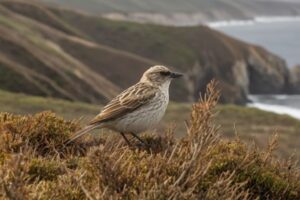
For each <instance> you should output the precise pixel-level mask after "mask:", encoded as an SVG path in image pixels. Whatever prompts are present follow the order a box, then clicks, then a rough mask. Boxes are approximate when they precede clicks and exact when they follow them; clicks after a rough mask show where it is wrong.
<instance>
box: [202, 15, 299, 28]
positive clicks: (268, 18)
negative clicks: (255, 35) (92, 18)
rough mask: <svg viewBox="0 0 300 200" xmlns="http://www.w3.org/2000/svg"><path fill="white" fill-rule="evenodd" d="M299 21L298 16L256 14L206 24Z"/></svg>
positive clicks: (232, 24) (245, 24)
mask: <svg viewBox="0 0 300 200" xmlns="http://www.w3.org/2000/svg"><path fill="white" fill-rule="evenodd" d="M294 21H300V16H258V17H255V18H253V19H249V20H224V21H215V22H207V23H206V25H207V26H209V27H211V28H220V27H231V26H252V25H255V24H266V23H279V22H294Z"/></svg>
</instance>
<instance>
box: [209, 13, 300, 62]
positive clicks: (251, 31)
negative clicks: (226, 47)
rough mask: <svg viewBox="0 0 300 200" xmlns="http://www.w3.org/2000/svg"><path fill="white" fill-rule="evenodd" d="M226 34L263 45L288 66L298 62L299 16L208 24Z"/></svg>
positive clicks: (299, 47) (299, 55) (299, 50)
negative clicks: (282, 59)
mask: <svg viewBox="0 0 300 200" xmlns="http://www.w3.org/2000/svg"><path fill="white" fill-rule="evenodd" d="M208 25H209V26H210V27H212V28H214V29H217V30H219V31H221V32H224V33H226V34H227V35H230V36H233V37H235V38H238V39H241V40H243V41H246V42H249V43H252V44H256V45H260V46H263V47H265V48H266V49H267V50H269V51H270V52H272V53H275V54H276V55H278V56H280V57H282V58H284V59H285V60H286V62H287V64H288V66H289V67H293V66H295V65H297V64H300V17H257V18H255V19H254V20H248V21H227V22H226V21H223V22H214V23H210V24H208Z"/></svg>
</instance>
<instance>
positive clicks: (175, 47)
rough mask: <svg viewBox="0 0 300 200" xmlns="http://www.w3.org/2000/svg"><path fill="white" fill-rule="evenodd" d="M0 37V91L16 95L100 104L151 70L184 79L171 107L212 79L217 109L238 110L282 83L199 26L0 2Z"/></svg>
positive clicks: (278, 70)
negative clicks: (160, 68)
mask: <svg viewBox="0 0 300 200" xmlns="http://www.w3.org/2000/svg"><path fill="white" fill-rule="evenodd" d="M29 27H30V28H29ZM0 33H1V34H0V43H1V46H0V47H1V48H0V71H1V73H0V83H1V84H0V88H2V89H6V90H11V91H15V92H25V93H30V94H35V95H42V96H53V97H59V98H66V99H70V100H74V101H78V100H80V101H88V102H95V103H96V102H101V103H105V102H106V101H107V100H108V99H110V98H111V97H113V96H114V95H116V94H117V93H118V92H119V91H120V90H121V89H124V88H127V87H128V86H130V85H131V84H134V83H135V82H136V81H138V80H139V77H140V76H141V74H142V73H143V71H145V70H146V69H147V68H148V67H150V66H151V65H155V64H164V65H168V66H171V67H173V68H174V69H176V70H178V71H182V72H184V73H186V76H185V78H184V79H182V80H181V81H178V82H174V84H172V87H171V97H172V100H174V101H194V100H196V99H197V98H198V97H199V93H200V92H203V91H204V89H205V86H206V84H207V83H208V82H209V81H210V80H211V79H213V78H215V79H217V80H219V82H220V86H221V88H222V93H223V94H222V98H221V100H222V102H224V103H237V104H244V103H245V102H247V95H248V94H249V93H253V94H256V93H258V94H259V93H283V92H285V90H286V87H287V86H286V85H288V83H289V81H288V79H289V71H288V69H287V67H286V65H285V62H284V61H283V60H282V59H280V58H279V57H277V56H275V55H273V54H272V53H270V52H267V51H266V50H264V49H262V48H260V47H256V46H253V45H249V44H247V43H244V42H241V41H238V40H235V39H233V38H231V37H228V36H226V35H224V34H222V33H220V32H217V31H214V30H212V29H210V28H208V27H206V26H198V27H185V28H183V27H182V28H176V27H165V26H156V25H143V24H136V23H130V22H116V21H111V20H107V19H103V18H100V17H95V16H90V15H86V14H82V13H79V12H75V11H72V10H65V9H59V8H56V7H52V8H48V7H45V6H44V5H41V4H37V3H28V2H27V1H20V0H18V1H13V0H9V1H8V0H7V1H5V0H3V1H0Z"/></svg>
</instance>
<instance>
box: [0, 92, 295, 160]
mask: <svg viewBox="0 0 300 200" xmlns="http://www.w3.org/2000/svg"><path fill="white" fill-rule="evenodd" d="M0 108H1V109H0V112H8V113H14V114H22V115H26V114H35V113H38V112H43V111H45V110H47V111H51V112H54V113H56V114H57V115H60V116H63V117H64V118H65V119H67V120H76V121H77V120H79V119H80V123H81V124H84V123H85V122H87V121H89V120H91V119H92V118H93V117H94V116H95V115H96V114H97V113H98V112H99V111H100V109H101V106H100V105H92V104H86V103H79V102H69V101H64V100H59V99H51V98H41V97H34V96H28V95H22V94H14V93H9V92H5V91H0ZM190 111H191V106H190V104H181V103H171V104H170V105H169V107H168V110H167V113H166V116H165V117H164V119H163V122H162V123H161V128H160V129H159V131H163V130H164V129H165V128H167V127H169V126H172V125H174V124H176V130H175V135H176V136H177V137H179V138H180V137H183V136H184V135H183V134H182V133H184V131H185V128H186V127H185V124H184V121H185V120H187V119H188V118H189V117H190V116H189V115H190ZM215 111H216V112H217V113H218V114H217V115H216V118H215V123H217V124H218V125H220V126H221V129H220V134H221V135H222V136H223V137H225V138H235V136H236V134H238V135H239V137H240V138H241V140H242V141H244V142H249V143H252V141H255V142H256V144H257V145H258V146H259V147H263V146H265V145H266V144H267V143H268V141H269V138H271V137H272V135H273V134H275V133H278V134H279V137H278V141H279V146H278V151H277V153H279V155H281V156H282V157H285V158H286V157H288V156H289V155H291V154H292V153H294V152H296V156H297V157H299V158H300V147H299V144H298V143H299V139H300V135H299V134H298V133H299V132H300V121H299V120H296V119H294V118H291V117H289V116H286V115H277V114H274V113H270V112H265V111H261V110H258V109H255V108H245V107H240V106H234V105H219V106H218V107H217V109H216V110H215ZM179 113H180V114H179Z"/></svg>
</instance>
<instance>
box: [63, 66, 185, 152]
mask: <svg viewBox="0 0 300 200" xmlns="http://www.w3.org/2000/svg"><path fill="white" fill-rule="evenodd" d="M181 76H183V74H181V73H178V72H173V71H171V70H170V69H169V68H168V67H166V66H162V65H156V66H153V67H150V68H149V69H148V70H146V71H145V72H144V74H143V75H142V77H141V79H140V81H139V82H138V83H136V84H135V85H133V86H131V87H129V88H128V89H126V90H124V91H123V92H121V93H120V94H119V95H117V96H116V97H115V98H113V99H112V100H111V101H110V102H109V103H108V104H107V105H106V106H104V108H103V109H102V111H101V112H100V113H99V114H98V115H97V116H96V117H95V118H94V119H92V120H91V121H90V122H89V123H88V124H87V125H86V126H85V127H84V128H83V129H82V130H80V131H78V132H77V133H75V134H74V136H73V137H72V138H71V139H69V140H68V141H67V142H66V144H69V143H70V142H72V141H74V140H76V139H78V138H79V137H81V136H83V135H85V134H87V133H89V132H91V131H92V130H94V129H101V128H108V129H111V130H113V131H116V132H118V133H120V134H121V136H122V137H123V138H124V140H125V141H126V143H127V144H128V145H129V146H130V145H131V143H130V142H129V140H128V138H127V137H126V135H125V134H131V135H132V136H133V137H134V138H136V139H138V140H139V141H140V142H141V143H143V144H145V142H144V141H143V140H142V139H141V138H140V137H139V136H138V134H139V133H142V132H144V131H146V130H149V129H152V128H154V127H155V126H157V125H158V123H159V122H160V120H161V119H162V117H163V116H164V114H165V111H166V108H167V106H168V103H169V86H170V83H171V81H172V80H173V79H175V78H179V77H181Z"/></svg>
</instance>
